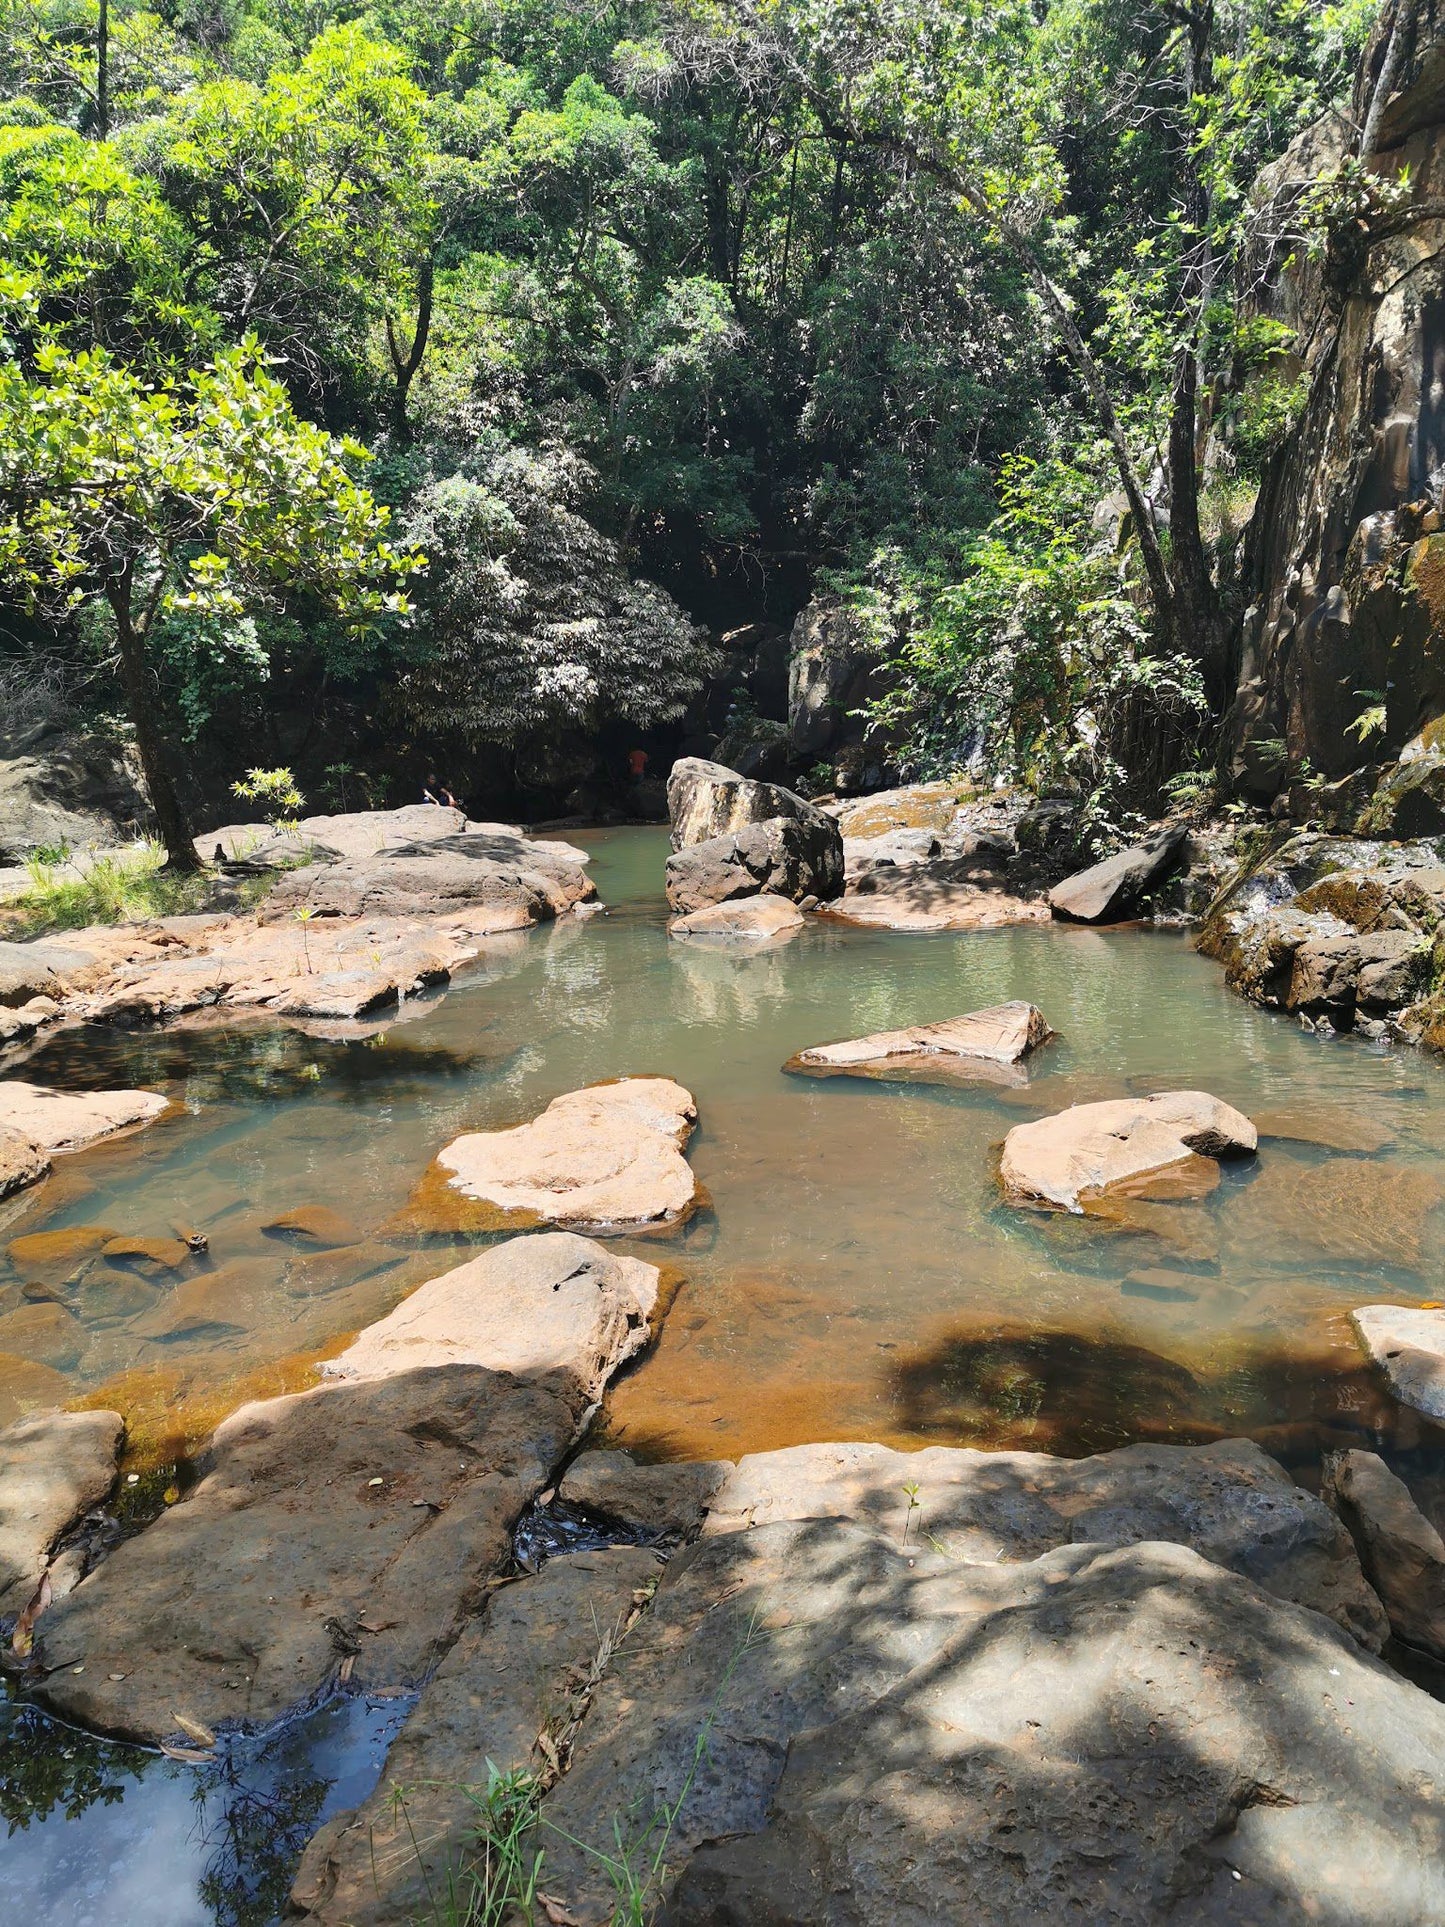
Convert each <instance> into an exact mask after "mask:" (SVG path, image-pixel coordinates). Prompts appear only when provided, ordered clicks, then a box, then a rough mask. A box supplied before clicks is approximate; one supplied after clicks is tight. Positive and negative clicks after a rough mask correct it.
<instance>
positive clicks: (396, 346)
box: [386, 255, 436, 448]
mask: <svg viewBox="0 0 1445 1927" xmlns="http://www.w3.org/2000/svg"><path fill="white" fill-rule="evenodd" d="M435 281H436V263H435V261H434V260H433V258H432V256H431V255H428V256H427V258H426V260H425V261H423V262H422V264H421V269H420V272H419V273H418V275H417V288H416V326H415V327H414V328H413V329H412V336H411V346H410V347H409V348H408V349H407V351H406V353H405V354H403V353H402V352H401V343H400V342H399V341H398V340H397V336H396V329H395V328H394V327H393V325H392V319H391V316H390V315H388V316H387V317H386V345H387V348H388V350H389V352H390V354H391V368H392V374H393V376H394V382H393V386H392V391H391V432H392V435H393V437H394V438H395V440H396V442H397V444H398V446H399V447H402V448H409V447H410V446H411V443H412V439H413V437H412V432H411V417H410V415H409V414H408V413H407V403H408V401H409V399H410V397H411V384H412V382H413V381H414V380H415V379H416V372H417V370H418V369H419V368H420V367H421V364H422V360H423V357H424V356H425V354H426V344H427V337H428V336H429V335H430V333H431V318H432V300H433V290H434V287H435Z"/></svg>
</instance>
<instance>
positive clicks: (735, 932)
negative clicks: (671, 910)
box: [667, 896, 804, 946]
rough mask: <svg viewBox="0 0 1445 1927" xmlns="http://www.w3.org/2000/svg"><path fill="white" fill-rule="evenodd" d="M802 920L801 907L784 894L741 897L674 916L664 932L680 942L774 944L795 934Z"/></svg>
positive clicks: (784, 941) (801, 924)
mask: <svg viewBox="0 0 1445 1927" xmlns="http://www.w3.org/2000/svg"><path fill="white" fill-rule="evenodd" d="M803 922H804V918H803V913H802V911H801V910H799V909H798V907H797V905H796V904H793V903H790V902H789V901H788V900H787V898H786V897H775V896H766V897H742V898H738V899H735V900H734V901H733V902H731V903H716V904H713V905H712V906H711V907H710V908H709V909H706V910H694V911H693V912H692V914H691V915H690V916H686V917H674V918H673V919H672V921H671V922H670V923H669V924H668V926H667V934H668V936H670V937H677V938H678V939H679V940H681V941H683V942H686V941H688V940H692V941H699V942H700V941H707V942H711V943H732V944H746V945H749V946H753V945H761V944H777V943H786V942H787V941H788V939H789V938H790V937H795V936H796V935H797V934H798V932H799V931H800V930H801V929H802V927H803Z"/></svg>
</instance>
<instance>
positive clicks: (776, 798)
mask: <svg viewBox="0 0 1445 1927" xmlns="http://www.w3.org/2000/svg"><path fill="white" fill-rule="evenodd" d="M667 810H668V816H669V818H670V819H671V823H672V847H673V849H674V850H685V849H688V848H690V847H691V845H693V844H694V843H707V842H710V841H711V840H712V838H713V837H717V836H726V835H728V834H729V833H730V832H732V831H734V830H745V829H746V828H747V827H748V825H749V824H751V823H767V822H770V821H772V820H773V819H774V818H777V817H789V818H793V819H795V820H796V821H798V822H811V821H812V820H813V819H814V818H815V817H821V816H823V814H824V813H823V811H822V810H819V809H817V808H815V806H814V805H813V804H812V803H809V802H807V801H805V799H804V798H803V797H801V796H797V795H795V794H794V793H793V791H792V790H786V789H783V788H782V787H781V785H779V784H777V783H756V782H753V781H751V780H750V779H749V778H748V777H745V776H739V775H738V773H737V771H736V770H733V769H726V768H724V766H723V765H722V764H721V763H709V762H706V761H705V760H704V759H703V758H702V757H700V756H684V757H681V758H680V759H679V760H678V761H677V762H675V763H674V764H673V766H672V773H671V775H670V776H669V777H668V779H667ZM826 820H828V821H831V820H832V819H831V818H828V819H826ZM835 827H836V825H835ZM839 834H840V838H841V832H840V833H839Z"/></svg>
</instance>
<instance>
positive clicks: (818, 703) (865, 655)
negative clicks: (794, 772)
mask: <svg viewBox="0 0 1445 1927" xmlns="http://www.w3.org/2000/svg"><path fill="white" fill-rule="evenodd" d="M877 666H878V647H877V644H876V643H875V642H873V641H872V639H871V638H870V637H869V635H868V633H867V630H866V628H865V627H864V624H863V622H862V620H861V618H860V617H859V616H858V615H857V614H856V613H855V612H854V611H853V610H851V609H849V608H847V607H846V606H845V605H844V604H843V603H841V602H840V601H838V600H837V599H836V598H834V597H820V598H818V599H816V600H815V601H813V602H810V603H809V604H808V606H807V608H806V609H804V610H803V612H802V614H801V615H800V616H799V617H798V619H797V621H796V622H795V623H794V624H793V633H792V636H791V638H790V641H789V647H788V727H789V730H790V731H791V734H792V740H793V748H794V749H795V750H796V751H797V752H798V754H799V755H800V756H803V757H812V756H821V755H823V754H825V753H826V752H830V751H835V750H836V749H837V747H838V745H839V743H840V742H842V741H843V740H844V739H845V738H847V737H848V736H849V734H850V733H851V734H852V735H854V736H855V737H856V736H857V734H858V733H859V732H858V729H857V726H856V725H853V726H852V728H851V731H850V716H851V713H852V712H853V711H854V710H856V709H858V708H859V707H860V706H861V704H862V703H863V702H864V700H865V699H866V697H867V696H868V695H869V694H871V693H873V684H874V681H875V678H876V674H877Z"/></svg>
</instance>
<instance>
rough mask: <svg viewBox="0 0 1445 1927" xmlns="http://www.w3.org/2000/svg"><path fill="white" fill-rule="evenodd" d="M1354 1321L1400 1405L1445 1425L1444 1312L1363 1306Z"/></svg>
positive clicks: (1354, 1315)
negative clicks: (1410, 1407) (1409, 1407)
mask: <svg viewBox="0 0 1445 1927" xmlns="http://www.w3.org/2000/svg"><path fill="white" fill-rule="evenodd" d="M1350 1323H1351V1324H1352V1325H1353V1326H1354V1328H1355V1330H1356V1332H1357V1333H1358V1334H1359V1338H1360V1342H1361V1344H1362V1345H1363V1346H1364V1348H1365V1350H1366V1351H1367V1352H1368V1353H1369V1355H1370V1357H1371V1358H1372V1359H1373V1360H1374V1362H1375V1364H1376V1365H1378V1366H1379V1368H1380V1370H1381V1371H1382V1372H1383V1373H1384V1375H1385V1378H1386V1379H1387V1380H1388V1382H1389V1386H1390V1390H1391V1391H1392V1392H1393V1393H1394V1395H1395V1397H1396V1398H1397V1399H1399V1401H1400V1403H1401V1404H1402V1405H1409V1406H1412V1407H1413V1408H1414V1410H1415V1411H1417V1412H1422V1413H1423V1414H1424V1416H1425V1417H1426V1418H1428V1419H1434V1420H1435V1421H1436V1422H1437V1424H1445V1312H1441V1311H1424V1310H1416V1309H1415V1308H1414V1307H1413V1306H1410V1305H1361V1306H1360V1307H1359V1308H1358V1309H1357V1310H1355V1311H1352V1312H1351V1313H1350Z"/></svg>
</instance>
